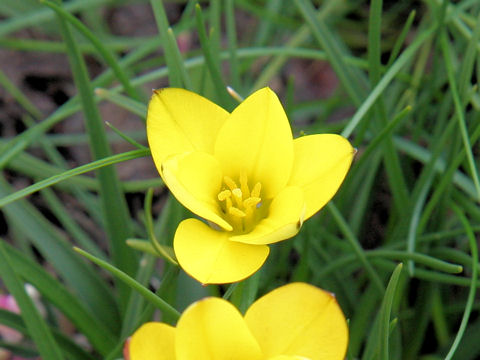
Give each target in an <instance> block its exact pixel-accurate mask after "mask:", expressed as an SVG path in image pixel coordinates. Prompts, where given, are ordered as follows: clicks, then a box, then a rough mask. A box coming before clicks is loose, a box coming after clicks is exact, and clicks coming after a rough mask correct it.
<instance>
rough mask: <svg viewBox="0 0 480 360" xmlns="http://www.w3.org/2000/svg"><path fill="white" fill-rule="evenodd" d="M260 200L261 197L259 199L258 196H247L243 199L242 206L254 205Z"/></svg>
mask: <svg viewBox="0 0 480 360" xmlns="http://www.w3.org/2000/svg"><path fill="white" fill-rule="evenodd" d="M260 201H262V199H260V198H259V197H249V198H248V199H245V200H243V206H245V207H246V208H249V207H256V206H257V204H258V203H260Z"/></svg>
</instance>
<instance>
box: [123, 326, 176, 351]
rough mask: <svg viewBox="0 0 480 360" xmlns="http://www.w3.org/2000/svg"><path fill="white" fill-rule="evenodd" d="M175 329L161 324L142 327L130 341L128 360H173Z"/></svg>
mask: <svg viewBox="0 0 480 360" xmlns="http://www.w3.org/2000/svg"><path fill="white" fill-rule="evenodd" d="M174 346H175V328H173V327H171V326H170V325H167V324H163V323H155V322H151V323H146V324H144V325H142V326H141V327H140V328H139V329H138V330H137V331H135V333H134V334H133V336H132V339H131V340H130V360H175V347H174Z"/></svg>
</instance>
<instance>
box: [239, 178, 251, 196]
mask: <svg viewBox="0 0 480 360" xmlns="http://www.w3.org/2000/svg"><path fill="white" fill-rule="evenodd" d="M240 189H242V193H243V196H244V197H246V198H248V197H250V189H249V188H248V180H247V173H246V172H245V171H242V172H241V173H240Z"/></svg>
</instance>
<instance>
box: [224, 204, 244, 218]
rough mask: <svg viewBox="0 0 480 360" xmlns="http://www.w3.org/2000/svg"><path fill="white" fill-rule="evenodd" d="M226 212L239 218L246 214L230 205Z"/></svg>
mask: <svg viewBox="0 0 480 360" xmlns="http://www.w3.org/2000/svg"><path fill="white" fill-rule="evenodd" d="M228 212H229V213H230V214H231V215H233V216H237V217H241V218H243V217H245V216H247V215H246V214H245V213H244V212H243V211H242V210H240V209H237V208H236V207H235V206H232V207H230V208H229V209H228Z"/></svg>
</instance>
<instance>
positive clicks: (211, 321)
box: [175, 298, 262, 360]
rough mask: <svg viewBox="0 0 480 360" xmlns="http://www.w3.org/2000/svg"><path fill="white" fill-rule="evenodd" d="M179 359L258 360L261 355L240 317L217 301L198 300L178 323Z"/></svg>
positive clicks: (231, 307)
mask: <svg viewBox="0 0 480 360" xmlns="http://www.w3.org/2000/svg"><path fill="white" fill-rule="evenodd" d="M175 347H176V349H177V359H178V360H192V359H195V360H227V359H228V360H246V359H248V360H257V359H258V360H260V359H262V353H261V351H260V348H259V346H258V344H257V342H256V341H255V338H254V337H253V336H252V334H251V333H250V330H249V329H248V327H247V325H246V324H245V321H244V320H243V318H242V315H241V314H240V313H239V312H238V310H237V309H236V308H235V307H234V306H233V305H232V304H230V303H229V302H227V301H225V300H223V299H219V298H206V299H203V300H200V301H198V302H196V303H194V304H192V305H191V306H190V307H188V308H187V310H185V312H184V313H183V315H182V316H181V318H180V320H179V321H178V324H177V336H176V341H175Z"/></svg>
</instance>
